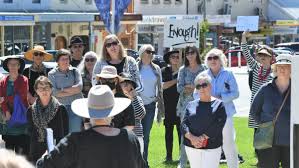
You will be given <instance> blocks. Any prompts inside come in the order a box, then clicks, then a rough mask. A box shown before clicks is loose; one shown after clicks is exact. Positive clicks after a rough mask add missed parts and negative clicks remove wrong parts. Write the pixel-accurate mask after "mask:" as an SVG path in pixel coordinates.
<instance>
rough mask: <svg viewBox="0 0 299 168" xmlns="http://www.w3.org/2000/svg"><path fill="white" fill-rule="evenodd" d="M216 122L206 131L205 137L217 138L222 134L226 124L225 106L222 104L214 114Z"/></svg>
mask: <svg viewBox="0 0 299 168" xmlns="http://www.w3.org/2000/svg"><path fill="white" fill-rule="evenodd" d="M214 115H216V116H215V120H214V121H213V123H212V124H211V126H210V127H209V128H207V130H206V131H205V135H206V136H207V137H208V138H211V139H213V138H215V137H217V136H218V135H219V134H222V129H223V127H224V124H225V122H226V112H225V108H224V105H223V104H222V103H221V104H220V105H219V107H218V109H217V110H216V111H215V112H214Z"/></svg>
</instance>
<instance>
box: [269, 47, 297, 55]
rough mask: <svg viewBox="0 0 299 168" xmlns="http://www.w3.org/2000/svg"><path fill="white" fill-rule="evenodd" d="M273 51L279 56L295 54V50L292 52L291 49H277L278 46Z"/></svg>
mask: <svg viewBox="0 0 299 168" xmlns="http://www.w3.org/2000/svg"><path fill="white" fill-rule="evenodd" d="M273 52H274V53H275V56H278V55H279V54H291V55H294V52H291V51H289V50H282V49H277V48H274V49H273Z"/></svg>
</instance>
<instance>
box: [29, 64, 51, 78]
mask: <svg viewBox="0 0 299 168" xmlns="http://www.w3.org/2000/svg"><path fill="white" fill-rule="evenodd" d="M31 71H33V72H39V73H42V72H43V73H44V75H47V68H46V67H45V66H44V64H41V65H40V66H38V65H36V64H34V63H33V64H32V65H31V66H30V67H29V74H28V79H31Z"/></svg>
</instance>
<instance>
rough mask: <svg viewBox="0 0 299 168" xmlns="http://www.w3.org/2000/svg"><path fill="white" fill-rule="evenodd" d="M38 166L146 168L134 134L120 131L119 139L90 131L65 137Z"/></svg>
mask: <svg viewBox="0 0 299 168" xmlns="http://www.w3.org/2000/svg"><path fill="white" fill-rule="evenodd" d="M36 167H37V168H44V167H47V168H55V167H72V168H98V167H103V168H120V167H121V168H144V167H145V162H144V160H143V158H142V155H141V153H140V145H139V142H138V139H137V137H136V136H135V135H134V133H133V132H131V131H127V130H125V129H121V130H120V133H119V134H118V135H116V136H105V135H103V134H100V133H98V132H96V131H94V130H93V129H89V130H86V131H83V132H76V133H71V134H69V135H68V136H66V137H65V138H64V139H63V140H62V141H61V143H59V144H58V145H57V148H55V149H54V151H52V152H51V153H50V155H48V156H45V157H44V158H43V159H41V160H39V161H38V162H37V164H36Z"/></svg>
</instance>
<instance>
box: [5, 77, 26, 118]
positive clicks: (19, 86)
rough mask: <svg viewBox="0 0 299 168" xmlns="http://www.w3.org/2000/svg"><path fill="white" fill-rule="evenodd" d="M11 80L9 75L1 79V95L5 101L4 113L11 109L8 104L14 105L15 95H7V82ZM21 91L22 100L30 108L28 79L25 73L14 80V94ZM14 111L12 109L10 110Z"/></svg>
mask: <svg viewBox="0 0 299 168" xmlns="http://www.w3.org/2000/svg"><path fill="white" fill-rule="evenodd" d="M8 80H9V75H7V76H6V77H4V78H3V79H2V80H1V81H0V97H3V98H4V101H3V102H2V104H1V107H2V111H3V113H5V112H7V111H9V108H8V104H9V105H10V106H11V107H13V101H14V96H7V95H6V91H7V84H8ZM15 93H19V95H20V97H21V99H22V102H23V103H24V105H25V107H26V108H28V106H29V104H28V100H27V93H28V79H27V77H25V76H23V75H19V76H18V78H17V79H16V80H15V81H14V94H15ZM9 112H10V113H12V111H9Z"/></svg>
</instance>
